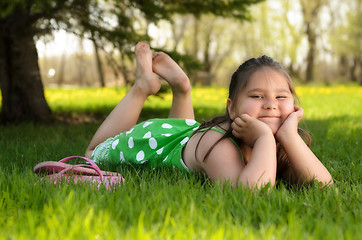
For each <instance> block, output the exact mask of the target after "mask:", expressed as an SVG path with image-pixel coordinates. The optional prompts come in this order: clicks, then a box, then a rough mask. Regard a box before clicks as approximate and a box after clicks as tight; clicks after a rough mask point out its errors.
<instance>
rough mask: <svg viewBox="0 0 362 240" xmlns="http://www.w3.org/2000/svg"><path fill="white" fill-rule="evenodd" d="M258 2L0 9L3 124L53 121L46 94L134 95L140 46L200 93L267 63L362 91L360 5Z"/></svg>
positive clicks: (35, 1)
mask: <svg viewBox="0 0 362 240" xmlns="http://www.w3.org/2000/svg"><path fill="white" fill-rule="evenodd" d="M259 2H260V1H258V0H222V1H214V0H202V1H201V0H183V1H167V0H154V1H142V0H124V1H115V0H26V1H25V0H19V1H10V0H1V1H0V87H1V89H2V95H3V97H2V100H3V105H2V115H3V118H4V112H5V115H6V116H10V115H8V114H7V113H6V111H10V110H12V111H14V109H18V110H17V111H18V112H19V114H20V115H21V114H25V115H26V114H28V115H31V114H29V112H34V111H35V110H36V111H39V109H43V111H39V112H38V113H37V114H35V115H38V116H39V115H41V116H46V115H47V114H50V111H49V109H48V108H47V106H46V102H45V101H44V99H42V98H43V96H42V94H41V93H42V92H43V89H42V88H43V85H42V84H44V85H45V86H46V87H51V86H68V85H71V86H96V87H99V86H100V87H104V86H125V85H130V84H131V83H132V82H133V81H134V61H133V59H134V56H133V46H134V45H135V44H136V42H137V41H148V42H149V43H150V45H151V47H152V48H153V49H154V51H158V50H162V51H166V52H167V53H169V54H170V55H171V56H172V57H173V58H174V59H175V60H176V61H177V62H178V63H179V64H180V65H181V66H182V67H183V69H184V70H185V71H186V72H187V73H188V75H189V76H190V79H191V81H192V83H193V84H194V85H206V86H209V85H217V86H225V85H226V84H227V83H228V81H229V78H230V76H231V74H232V73H233V71H234V70H235V69H236V68H237V66H238V65H239V64H241V63H242V62H244V61H245V60H246V59H248V58H250V57H257V56H260V55H263V54H266V55H269V56H271V57H273V58H274V59H276V60H278V61H279V62H281V63H282V64H283V65H284V66H285V67H286V69H287V70H288V71H289V72H290V73H291V75H292V76H293V78H294V79H295V80H297V81H299V82H301V83H310V82H322V83H323V84H332V83H333V82H357V83H359V84H362V57H361V56H362V50H361V46H362V24H361V19H362V0H315V1H308V0H294V1H293V0H266V1H264V2H260V3H259ZM245 20H250V21H245ZM9 44H12V45H9ZM35 44H36V45H35ZM15 45H16V46H17V47H15V48H14V47H13V46H15ZM25 56H27V57H25ZM38 56H39V59H38ZM9 59H13V60H14V62H11V63H9V61H8V60H9ZM30 59H32V60H30ZM5 60H6V61H5ZM15 60H16V61H15ZM37 63H39V66H40V68H39V66H38V64H37ZM10 70H11V71H12V72H10ZM9 76H10V77H11V78H12V80H11V81H9ZM6 79H7V80H6ZM16 79H17V80H16ZM25 83H26V84H25ZM30 83H32V84H30ZM23 85H24V87H22V86H23ZM9 86H11V88H9ZM9 89H10V90H9ZM34 89H38V91H39V93H34V92H32V90H34ZM18 93H21V94H18ZM29 93H31V94H29ZM17 94H18V95H22V96H18V95H17ZM9 95H11V96H12V98H8V97H7V96H9ZM14 96H16V97H14ZM24 96H25V97H24ZM34 96H39V97H38V98H35V97H34ZM6 99H11V102H13V103H12V104H13V105H11V104H10V105H9V104H8V103H7V102H6V101H5V100H6ZM34 99H38V100H36V101H35V102H36V103H34ZM39 99H40V100H39ZM4 101H5V103H4ZM30 102H32V103H30ZM39 102H42V105H43V108H42V107H39V106H40V105H39ZM14 104H15V105H14ZM37 104H38V105H37ZM31 105H32V106H35V107H34V108H31V107H29V106H31ZM14 106H16V107H14ZM18 106H21V107H20V108H19V107H18ZM9 109H10V110H9ZM19 109H20V110H19ZM21 109H23V110H21ZM34 109H35V110H34ZM21 112H23V113H21ZM24 112H25V113H24ZM13 114H14V113H13ZM20 115H19V116H20ZM16 116H17V115H16V114H15V115H14V117H10V119H11V118H17V117H16Z"/></svg>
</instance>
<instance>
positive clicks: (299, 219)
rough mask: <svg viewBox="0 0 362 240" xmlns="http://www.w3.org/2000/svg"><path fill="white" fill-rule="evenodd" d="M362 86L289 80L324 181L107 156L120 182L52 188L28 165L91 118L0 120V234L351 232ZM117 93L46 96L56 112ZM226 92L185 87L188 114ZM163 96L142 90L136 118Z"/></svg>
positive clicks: (356, 229) (273, 235)
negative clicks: (264, 180)
mask: <svg viewBox="0 0 362 240" xmlns="http://www.w3.org/2000/svg"><path fill="white" fill-rule="evenodd" d="M361 91H362V88H361V87H298V88H297V93H298V94H299V95H300V98H301V103H302V107H303V108H304V109H305V112H306V115H305V119H304V121H303V123H302V124H303V127H306V128H307V129H308V130H309V131H311V132H312V134H313V137H314V143H313V145H312V150H313V151H314V152H315V153H316V155H317V156H319V158H320V159H321V161H322V162H323V163H324V164H325V165H326V167H327V168H328V169H329V170H330V172H331V174H332V176H333V178H334V180H335V185H334V186H331V187H327V188H323V189H320V188H319V187H318V186H317V185H315V186H310V187H303V188H297V187H293V186H288V185H286V184H285V183H282V182H278V184H277V187H276V188H275V189H273V190H272V191H271V192H270V193H267V192H265V191H259V192H255V193H252V192H251V191H249V190H246V189H233V188H230V187H228V186H226V187H224V188H223V187H221V186H218V185H216V184H212V183H211V182H210V181H209V180H207V179H205V178H203V177H202V176H198V175H194V174H190V175H186V174H184V173H182V172H179V171H176V170H172V169H159V170H154V171H152V170H149V169H148V168H134V167H132V166H113V165H106V164H104V165H103V166H101V168H103V169H109V170H112V171H118V172H121V173H122V174H123V175H124V177H125V179H126V184H125V185H124V186H122V187H120V188H117V189H115V191H113V192H110V191H107V190H106V189H104V188H100V189H99V190H96V189H94V188H93V187H92V186H91V185H88V184H83V185H79V184H78V185H74V184H64V183H63V184H62V185H61V186H60V187H59V186H58V185H53V184H45V183H41V182H40V181H39V180H40V177H39V176H36V175H34V174H33V173H32V169H33V167H34V166H35V164H37V163H39V162H41V161H49V160H59V159H60V158H62V157H65V156H68V155H82V154H83V151H84V149H85V148H86V147H87V144H88V142H89V140H90V139H91V137H92V135H93V133H94V132H95V130H96V129H97V127H98V126H99V122H88V123H78V124H75V125H72V124H66V123H56V124H33V123H22V124H18V125H12V124H9V125H6V126H0V132H1V137H0V148H1V153H0V160H1V161H0V213H1V214H0V236H1V237H0V239H29V238H30V239H33V238H34V239H35V238H36V239H360V238H361V232H360V229H361V227H362V218H361V216H362V214H361V210H362V209H361V208H362V207H361V204H360V196H361V194H362V187H361V181H362V179H361V176H362V173H361V169H362V166H361V156H362V153H361V148H360V147H359V146H360V144H361V142H360V141H361V136H362V132H361V131H362V126H361V122H360V119H361V117H362V116H361V113H362V109H361V104H360V102H361ZM77 92H78V93H77ZM124 93H125V91H124V89H121V90H115V89H104V90H102V91H98V90H97V89H83V90H80V89H78V90H77V89H73V90H65V89H61V90H59V89H52V90H47V93H46V96H47V99H48V101H49V102H51V103H52V104H51V107H52V110H53V111H55V112H56V113H62V114H64V113H72V114H76V113H77V112H81V113H83V114H84V113H86V111H88V113H91V112H94V113H95V114H96V113H97V112H98V113H101V114H107V112H108V111H109V110H110V109H109V108H111V107H112V106H114V105H115V104H116V103H117V101H119V99H120V98H121V97H122V96H123V95H124ZM225 95H226V90H225V89H213V88H209V89H205V88H196V89H193V95H192V98H193V103H194V106H195V109H198V110H199V111H198V113H197V118H198V119H199V120H200V119H202V118H209V117H210V115H215V114H218V113H222V111H223V110H224V106H225V104H226V103H225V102H224V100H223V99H225ZM60 96H63V98H61V97H60ZM98 101H100V103H98ZM170 102H171V98H170V97H169V95H168V94H165V95H164V98H163V99H160V98H150V99H149V101H147V102H146V106H145V109H144V110H146V111H144V112H143V115H142V118H143V119H144V118H146V117H153V116H150V115H149V113H151V112H153V113H154V114H155V113H157V114H159V115H161V116H165V115H166V116H167V109H168V108H169V104H170ZM97 104H99V105H97ZM102 106H103V108H105V109H107V110H102ZM207 106H208V108H206V107H207ZM160 109H162V110H160Z"/></svg>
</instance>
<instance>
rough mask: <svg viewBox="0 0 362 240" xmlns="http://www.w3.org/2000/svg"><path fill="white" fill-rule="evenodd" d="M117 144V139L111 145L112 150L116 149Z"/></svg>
mask: <svg viewBox="0 0 362 240" xmlns="http://www.w3.org/2000/svg"><path fill="white" fill-rule="evenodd" d="M118 143H119V139H116V140H115V141H114V142H113V143H112V148H113V149H116V147H117V145H118Z"/></svg>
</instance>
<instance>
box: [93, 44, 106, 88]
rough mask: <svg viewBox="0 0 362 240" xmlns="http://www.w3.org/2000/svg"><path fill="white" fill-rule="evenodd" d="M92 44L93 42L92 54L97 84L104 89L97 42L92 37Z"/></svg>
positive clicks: (104, 84)
mask: <svg viewBox="0 0 362 240" xmlns="http://www.w3.org/2000/svg"><path fill="white" fill-rule="evenodd" d="M92 42H93V46H94V53H95V56H96V63H97V70H98V79H99V83H100V85H101V87H105V86H106V83H105V81H104V76H103V69H102V62H101V57H100V55H99V51H98V45H97V42H96V40H95V39H94V37H92Z"/></svg>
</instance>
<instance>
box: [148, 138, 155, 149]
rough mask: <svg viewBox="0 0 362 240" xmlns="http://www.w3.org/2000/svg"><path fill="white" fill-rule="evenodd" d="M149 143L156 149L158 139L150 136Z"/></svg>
mask: <svg viewBox="0 0 362 240" xmlns="http://www.w3.org/2000/svg"><path fill="white" fill-rule="evenodd" d="M148 144H150V148H151V149H156V147H157V141H156V139H155V138H150V139H149V140H148Z"/></svg>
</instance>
